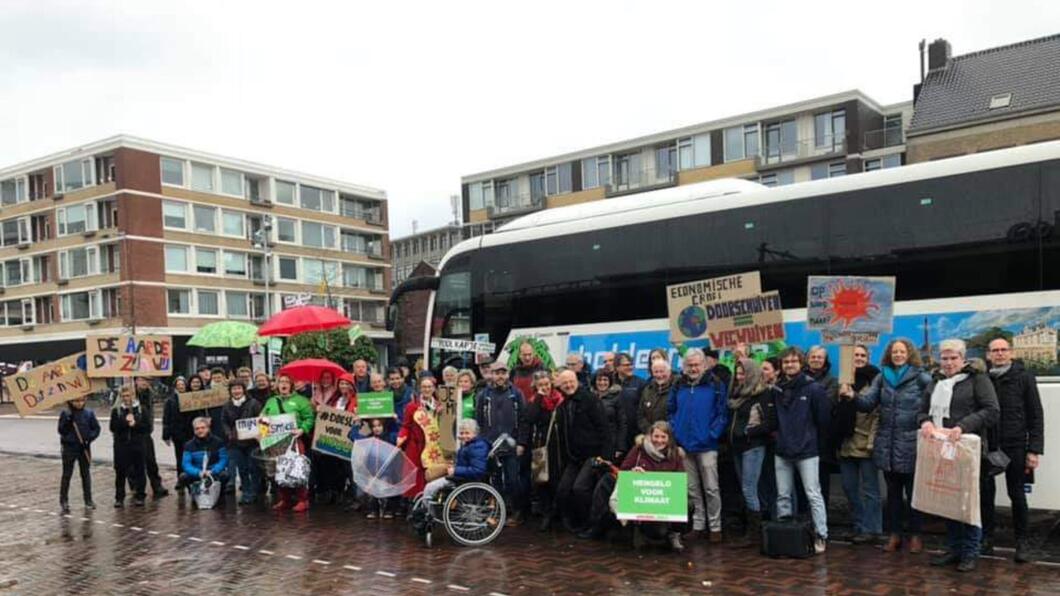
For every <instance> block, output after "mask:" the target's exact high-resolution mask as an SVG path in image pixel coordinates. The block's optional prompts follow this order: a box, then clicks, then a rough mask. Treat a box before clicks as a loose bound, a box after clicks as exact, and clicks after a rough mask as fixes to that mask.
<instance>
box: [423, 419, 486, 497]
mask: <svg viewBox="0 0 1060 596" xmlns="http://www.w3.org/2000/svg"><path fill="white" fill-rule="evenodd" d="M457 438H458V439H460V444H461V447H460V449H459V450H457V452H456V462H455V464H454V465H451V466H449V469H448V470H446V475H445V476H443V477H441V478H437V479H435V480H432V481H430V482H428V483H427V486H425V487H424V488H423V497H424V499H425V500H426V501H427V502H430V501H431V500H432V499H433V498H434V496H435V495H436V494H437V493H438V491H440V490H444V489H448V488H453V487H455V486H456V485H457V484H459V483H461V482H478V481H482V480H484V479H485V478H486V467H487V460H488V459H489V452H490V444H489V443H487V442H486V440H485V439H483V438H482V437H480V436H478V422H476V421H474V420H472V419H470V418H466V419H464V420H461V421H460V426H459V428H457Z"/></svg>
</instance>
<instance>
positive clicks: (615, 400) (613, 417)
mask: <svg viewBox="0 0 1060 596" xmlns="http://www.w3.org/2000/svg"><path fill="white" fill-rule="evenodd" d="M623 391H624V390H623V389H622V387H620V386H619V385H611V386H610V387H608V388H607V391H606V392H604V394H603V395H596V396H595V397H596V398H597V399H599V400H600V403H602V404H603V405H604V417H605V418H606V419H607V436H606V437H604V458H605V459H608V460H615V459H616V457H615V454H616V453H618V454H623V453H625V452H626V449H625V438H626V434H627V433H628V432H629V431H628V428H627V425H626V410H625V408H624V407H623V403H622V394H623ZM617 459H618V461H621V455H619V457H618V458H617ZM618 461H613V463H618Z"/></svg>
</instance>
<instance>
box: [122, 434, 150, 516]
mask: <svg viewBox="0 0 1060 596" xmlns="http://www.w3.org/2000/svg"><path fill="white" fill-rule="evenodd" d="M126 482H128V483H129V486H130V487H132V491H133V497H135V498H137V499H143V498H144V497H145V496H146V495H147V491H146V486H145V484H146V475H145V462H144V444H143V442H142V440H139V439H134V440H132V441H130V442H128V443H114V500H115V501H124V500H125V483H126Z"/></svg>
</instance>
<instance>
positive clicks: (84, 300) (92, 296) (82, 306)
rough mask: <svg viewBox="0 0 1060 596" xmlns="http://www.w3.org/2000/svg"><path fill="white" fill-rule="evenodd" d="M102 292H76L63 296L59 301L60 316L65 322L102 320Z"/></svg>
mask: <svg viewBox="0 0 1060 596" xmlns="http://www.w3.org/2000/svg"><path fill="white" fill-rule="evenodd" d="M99 300H100V292H99V291H98V290H96V291H92V292H74V293H72V294H63V295H62V296H61V297H60V300H59V308H60V314H61V315H62V318H63V320H64V321H84V320H88V319H98V318H100V314H99V313H100V308H99Z"/></svg>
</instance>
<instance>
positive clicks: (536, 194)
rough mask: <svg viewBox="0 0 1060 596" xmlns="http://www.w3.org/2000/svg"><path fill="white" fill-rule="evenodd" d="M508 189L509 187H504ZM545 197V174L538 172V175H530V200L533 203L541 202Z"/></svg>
mask: <svg viewBox="0 0 1060 596" xmlns="http://www.w3.org/2000/svg"><path fill="white" fill-rule="evenodd" d="M504 188H505V189H507V188H508V186H507V185H505V186H504ZM544 196H545V174H544V173H543V172H538V173H536V174H530V199H531V200H533V201H539V200H541V199H542V198H543V197H544Z"/></svg>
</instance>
